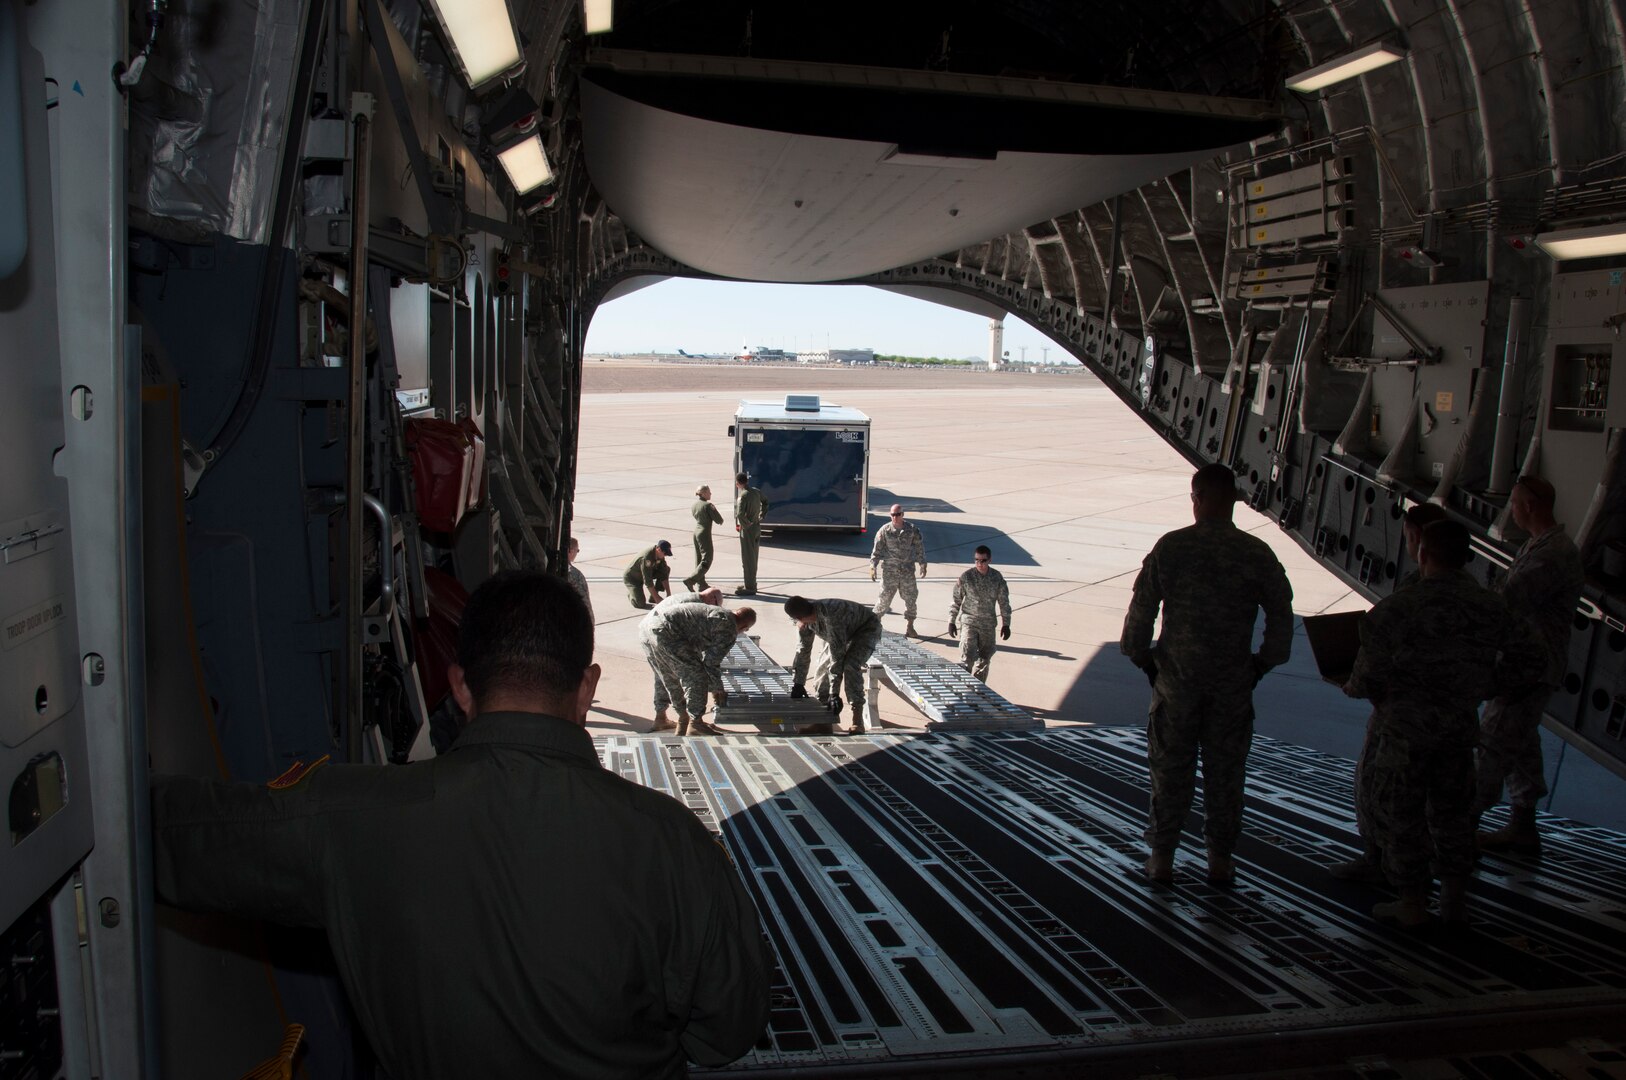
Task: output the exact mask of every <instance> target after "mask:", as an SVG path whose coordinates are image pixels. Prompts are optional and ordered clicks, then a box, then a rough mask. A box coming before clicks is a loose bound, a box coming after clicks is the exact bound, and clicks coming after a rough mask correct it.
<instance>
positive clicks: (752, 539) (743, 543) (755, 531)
mask: <svg viewBox="0 0 1626 1080" xmlns="http://www.w3.org/2000/svg"><path fill="white" fill-rule="evenodd" d="M760 547H762V526H761V525H746V526H742V527H741V529H740V567H741V569H742V571H743V572H744V574H745V591H746V592H748V593H754V592H756V591H757V550H758V549H759V548H760Z"/></svg>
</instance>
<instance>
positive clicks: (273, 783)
mask: <svg viewBox="0 0 1626 1080" xmlns="http://www.w3.org/2000/svg"><path fill="white" fill-rule="evenodd" d="M332 757H333V755H332V754H323V755H322V756H321V757H319V758H317V759H316V760H315V761H312V762H310V763H309V764H306V763H305V762H303V761H296V762H294V763H293V764H292V765H290V766H288V771H287V772H285V773H283V774H282V775H281V776H279V777H277V778H276V779H275V780H268V781H266V784H265V786H266V787H268V788H270V789H271V790H272V791H282V790H283V789H285V788H291V787H293V786H295V785H296V784H298V783H299V782H300V781H301V780H303V779H305V777H307V776H309V775H310V774H311V773H313V772H315V771H316V770H317V769H319V768H321V767H322V766H323V765H326V764H327V763H328V761H330V760H331V759H332Z"/></svg>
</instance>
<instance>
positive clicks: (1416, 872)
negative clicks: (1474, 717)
mask: <svg viewBox="0 0 1626 1080" xmlns="http://www.w3.org/2000/svg"><path fill="white" fill-rule="evenodd" d="M1374 741H1375V742H1376V743H1377V748H1376V749H1375V750H1374V751H1373V753H1372V764H1371V768H1369V769H1368V770H1366V772H1367V776H1368V779H1367V781H1366V787H1367V788H1368V790H1369V791H1370V792H1371V796H1370V798H1371V807H1370V809H1371V815H1372V827H1373V830H1374V837H1373V839H1374V840H1375V841H1376V843H1377V846H1378V847H1379V848H1380V849H1381V850H1382V852H1383V873H1384V876H1385V877H1387V878H1388V879H1389V882H1390V884H1392V885H1394V886H1395V887H1396V888H1399V889H1404V888H1408V887H1418V886H1425V885H1427V884H1428V882H1429V881H1430V880H1431V879H1432V878H1433V871H1432V870H1431V869H1430V862H1431V861H1432V862H1433V863H1434V864H1436V865H1437V866H1438V867H1439V873H1440V876H1441V877H1456V876H1459V875H1463V874H1466V873H1468V872H1469V871H1470V870H1472V869H1473V865H1474V826H1473V817H1472V815H1471V813H1470V809H1471V807H1472V805H1473V793H1474V757H1473V748H1472V747H1470V746H1469V745H1467V744H1466V743H1457V742H1452V741H1449V740H1422V739H1404V738H1397V737H1395V736H1393V735H1384V734H1380V735H1378V736H1377V737H1376V739H1375V740H1374Z"/></svg>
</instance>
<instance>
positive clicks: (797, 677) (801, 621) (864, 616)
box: [785, 596, 881, 735]
mask: <svg viewBox="0 0 1626 1080" xmlns="http://www.w3.org/2000/svg"><path fill="white" fill-rule="evenodd" d="M785 614H786V615H789V616H790V617H791V619H792V621H794V622H795V623H796V625H797V626H798V627H799V628H800V630H801V645H800V648H798V649H797V650H796V661H795V664H794V667H793V669H792V670H793V681H792V683H791V689H790V696H791V697H798V698H803V697H806V696H807V669H808V665H809V663H810V662H811V661H812V659H813V639H814V638H815V637H819V638H823V639H824V643H825V645H826V646H827V647H828V648H829V650H830V677H831V680H832V681H833V682H834V683H835V685H834V686H832V687H831V688H830V699H829V705H830V711H831V712H832V713H834V714H835V715H837V716H840V715H841V682H842V681H843V680H844V681H845V682H846V685H847V699H848V700H849V701H851V702H852V710H853V723H852V731H853V733H854V734H860V735H861V734H863V732H864V669H865V667H866V666H867V665H868V664H869V658H870V654H871V653H873V652H874V651H875V646H876V645H878V644H880V641H881V619H880V616H878V615H876V614H875V612H873V611H871V610H870V609H869V608H866V607H865V606H864V605H863V604H860V603H856V602H854V601H852V600H835V599H831V600H808V599H806V598H805V597H801V596H793V597H791V598H790V599H789V600H786V601H785Z"/></svg>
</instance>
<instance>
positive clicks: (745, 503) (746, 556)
mask: <svg viewBox="0 0 1626 1080" xmlns="http://www.w3.org/2000/svg"><path fill="white" fill-rule="evenodd" d="M734 488H735V490H736V491H737V492H738V494H737V495H736V496H735V497H734V527H735V528H736V529H738V530H739V533H740V566H741V568H742V569H743V570H744V572H745V583H744V584H743V585H741V586H740V587H739V588H737V589H735V590H734V593H735V595H737V596H754V595H756V591H757V552H758V551H759V550H760V549H761V547H762V519H763V517H765V516H766V515H767V513H768V500H767V499H765V498H763V497H762V492H760V491H758V490H757V489H756V488H754V487H752V486H751V479H750V477H748V476H746V475H745V474H744V473H740V474H738V475H737V476H735V477H734Z"/></svg>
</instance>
